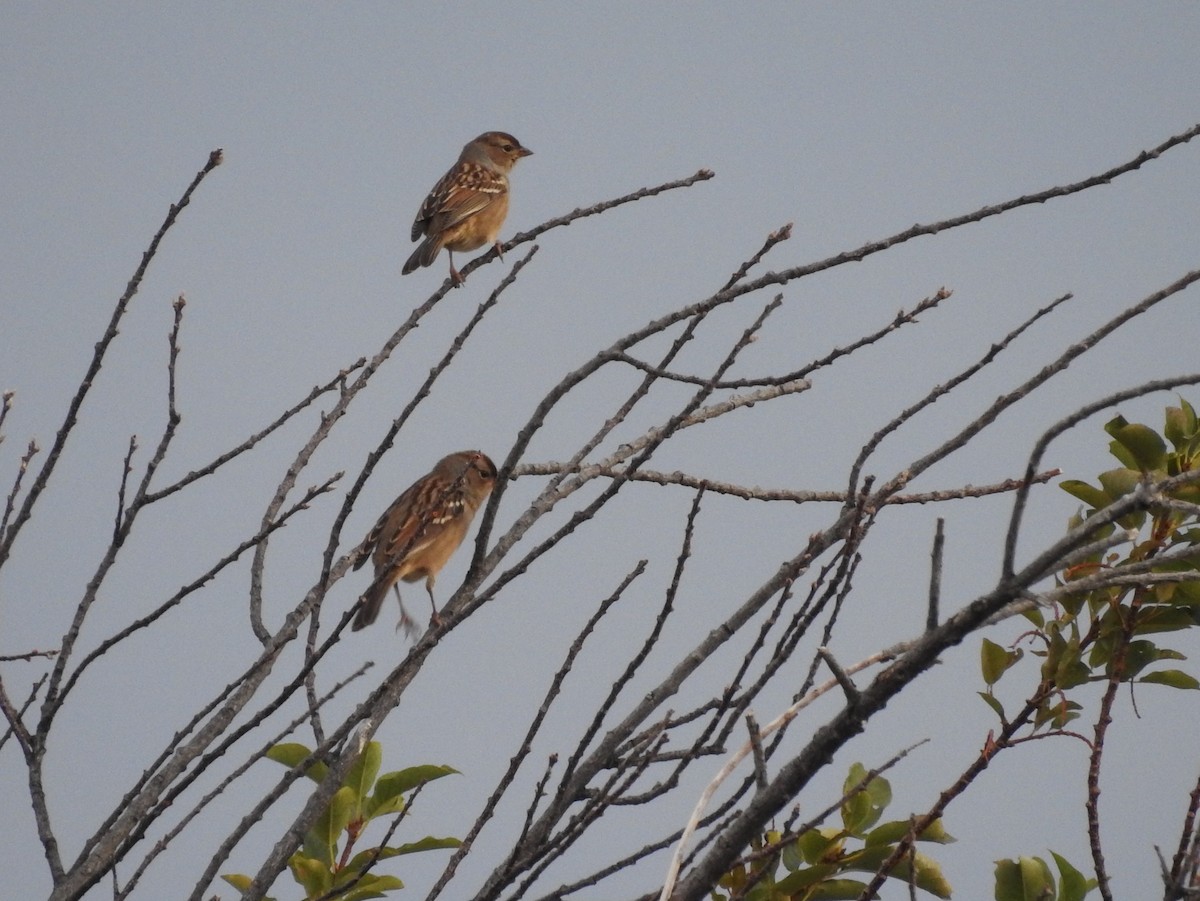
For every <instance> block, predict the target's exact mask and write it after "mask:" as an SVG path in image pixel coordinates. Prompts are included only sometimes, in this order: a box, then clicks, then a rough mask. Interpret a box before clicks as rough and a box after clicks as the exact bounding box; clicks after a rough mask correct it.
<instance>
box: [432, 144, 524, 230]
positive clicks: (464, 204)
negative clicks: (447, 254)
mask: <svg viewBox="0 0 1200 901" xmlns="http://www.w3.org/2000/svg"><path fill="white" fill-rule="evenodd" d="M506 193H508V183H507V180H506V179H505V178H504V176H502V175H498V174H497V173H495V172H493V171H492V170H491V169H488V168H487V167H486V166H480V165H479V164H478V163H470V162H464V163H459V164H458V165H456V166H455V167H454V168H453V169H451V170H450V171H449V172H447V173H446V174H445V175H443V176H442V179H441V181H439V182H438V183H437V184H436V185H434V187H433V190H432V191H430V192H429V196H428V197H426V198H425V202H424V203H422V204H421V209H420V211H419V212H418V213H417V218H416V219H415V220H414V221H413V227H412V239H413V240H414V241H416V240H418V239H420V237H421V236H422V235H436V234H440V233H441V232H444V231H446V230H447V229H449V228H453V227H454V226H456V225H458V224H459V223H460V222H462V221H463V220H464V219H468V218H470V217H471V216H474V215H475V214H476V213H478V212H480V211H481V210H484V209H487V207H488V206H490V205H491V204H493V203H495V202H496V200H498V199H499V198H500V197H502V196H504V195H505V194H506Z"/></svg>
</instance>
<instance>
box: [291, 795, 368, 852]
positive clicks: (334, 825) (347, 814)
mask: <svg viewBox="0 0 1200 901" xmlns="http://www.w3.org/2000/svg"><path fill="white" fill-rule="evenodd" d="M355 800H356V797H355V794H354V789H352V788H349V787H348V786H345V785H343V786H342V787H341V788H339V789H338V790H337V791H336V792H334V794H333V797H332V798H330V799H329V806H328V807H326V808H325V812H324V813H322V814H321V816H319V817H318V818H317V821H316V822H315V823H313V825H312V828H311V829H309V830H308V832H307V833H305V835H304V853H305V854H307V855H308V856H309V857H314V858H316V859H317V860H320V861H322V862H324V863H325V864H326V865H327V866H330V867H332V866H333V859H334V856H335V855H336V854H337V843H338V839H339V838H340V837H341V834H342V830H344V829H345V828H346V826H347V825H348V824H349V822H350V820H351V819H353V816H354V806H355Z"/></svg>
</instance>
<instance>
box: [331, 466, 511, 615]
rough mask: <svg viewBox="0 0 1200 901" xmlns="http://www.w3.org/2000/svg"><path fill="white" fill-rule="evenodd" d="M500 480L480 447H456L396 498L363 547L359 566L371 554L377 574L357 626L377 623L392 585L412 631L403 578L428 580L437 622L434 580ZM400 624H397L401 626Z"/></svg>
mask: <svg viewBox="0 0 1200 901" xmlns="http://www.w3.org/2000/svg"><path fill="white" fill-rule="evenodd" d="M495 484H496V464H494V463H493V462H492V461H491V460H490V459H489V458H488V456H487V455H486V454H484V453H483V452H482V451H477V450H467V451H458V452H457V453H453V454H450V455H449V456H446V457H443V458H442V459H441V460H439V461H438V464H437V466H435V467H434V468H433V471H432V472H430V473H428V474H427V475H424V476H422V477H421V478H420V479H418V480H417V481H416V482H414V483H413V484H412V485H410V486H409V487H408V488H407V489H405V491H404V493H403V494H401V495H400V496H399V497H398V498H396V499H395V500H394V501H393V502H392V504H391V506H390V507H388V508H387V510H386V511H384V514H383V515H382V516H381V517H379V521H378V522H377V523H375V527H374V528H373V529H371V532H370V534H368V535H367V537H366V540H365V541H364V542H363V543H362V546H361V548H360V550H359V558H358V560H357V562H356V563H355V564H354V568H355V569H359V568H361V567H362V565H363V564H364V563H365V562H366V561H367V557H368V556H370V557H371V559H372V560H373V561H374V563H375V578H374V579H373V580H372V581H371V584H370V586H369V587H368V588H367V590H366V592H365V593H364V594H363V596H362V598H361V600H360V603H359V608H358V614H357V615H356V616H355V618H354V625H353V629H354V630H355V631H358V630H359V629H361V628H363V627H364V626H369V625H371V623H373V622H375V618H376V617H377V616H378V615H379V608H380V607H381V606H382V604H383V599H384V597H386V596H387V593H388V589H389V588H395V591H396V600H398V601H399V602H400V625H401V626H404V628H405V630H406V631H408V632H409V633H410V634H415V632H416V631H417V630H416V626H415V624H414V622H413V620H412V617H410V616H409V615H408V611H407V610H405V609H404V601H403V600H402V599H401V597H400V588H399V586H398V585H397V584H396V583H397V582H399V581H400V580H402V579H403V580H404V581H405V582H416V581H417V580H418V579H422V578H423V579H424V580H425V590H426V591H428V592H429V602H430V604H432V605H433V621H434V622H437V620H438V609H437V602H436V601H435V600H434V599H433V583H434V580H435V579H436V578H437V574H438V573H439V572H440V571H441V569H442V567H443V566H445V565H446V561H447V560H449V559H450V555H451V554H453V553H454V552H455V551H456V550H457V549H458V546H459V545H460V544H462V541H463V538H465V537H466V535H467V528H468V527H469V526H470V525H471V520H472V518H474V516H475V512H476V511H477V510H478V509H479V508H480V506H481V505H482V504H483V502H484V501H485V500H486V499H487V496H488V495H489V494H490V493H491V491H492V487H493V486H494V485H495ZM397 628H399V626H398V627H397Z"/></svg>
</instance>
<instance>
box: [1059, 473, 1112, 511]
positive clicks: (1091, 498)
mask: <svg viewBox="0 0 1200 901" xmlns="http://www.w3.org/2000/svg"><path fill="white" fill-rule="evenodd" d="M1058 487H1059V488H1061V489H1062V490H1063V491H1065V492H1067V494H1069V495H1071V496H1072V497H1075V498H1078V499H1079V500H1081V501H1083V502H1084V503H1085V504H1087V505H1088V506H1089V507H1091V508H1092V509H1093V510H1102V509H1103V508H1105V507H1107V506H1108V505H1109V504H1111V503H1112V502H1113V499H1112V498H1111V497H1109V496H1108V495H1107V494H1105V493H1104V492H1103V491H1101V490H1100V489H1099V488H1096V487H1094V486H1092V485H1089V484H1088V483H1087V482H1081V481H1079V480H1078V479H1065V480H1064V481H1062V482H1059V483H1058Z"/></svg>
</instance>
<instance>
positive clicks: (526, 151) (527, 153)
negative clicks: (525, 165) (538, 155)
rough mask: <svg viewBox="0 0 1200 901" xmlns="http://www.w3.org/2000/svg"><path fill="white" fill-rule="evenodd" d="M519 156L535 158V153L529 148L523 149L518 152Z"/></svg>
mask: <svg viewBox="0 0 1200 901" xmlns="http://www.w3.org/2000/svg"><path fill="white" fill-rule="evenodd" d="M517 156H518V157H522V156H533V151H532V150H530V149H529V148H528V147H522V148H521V149H520V150H518V151H517Z"/></svg>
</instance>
